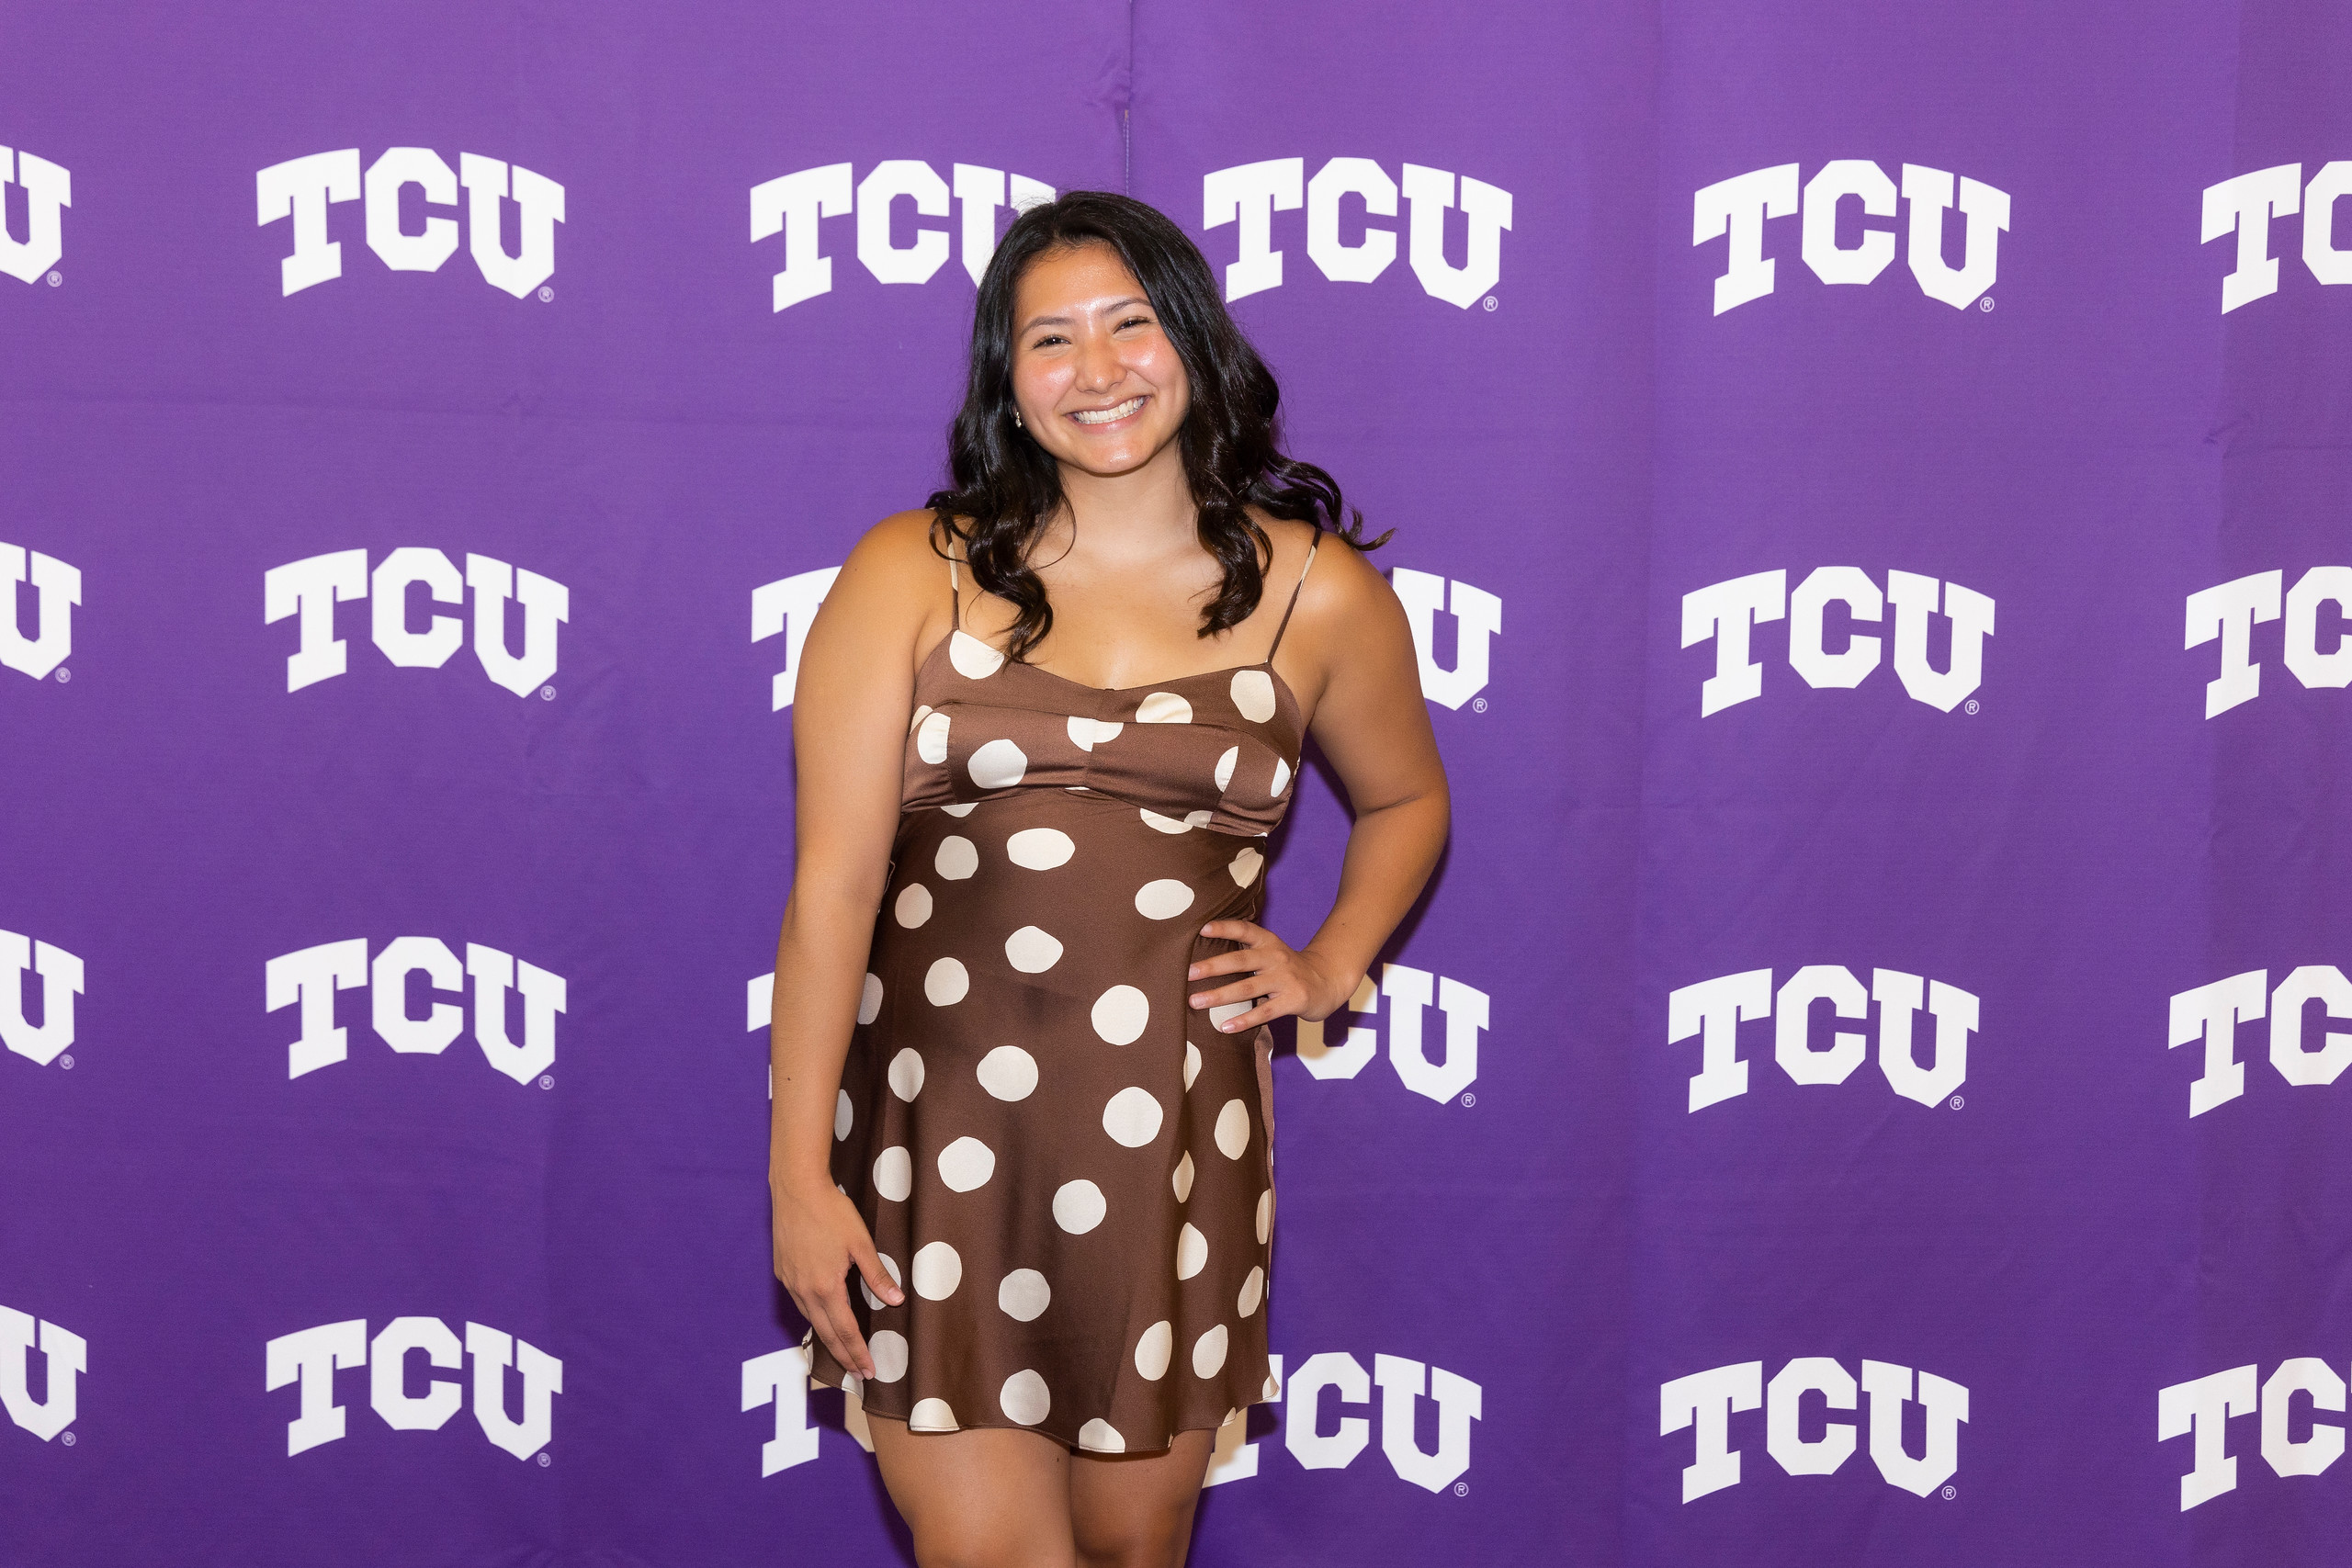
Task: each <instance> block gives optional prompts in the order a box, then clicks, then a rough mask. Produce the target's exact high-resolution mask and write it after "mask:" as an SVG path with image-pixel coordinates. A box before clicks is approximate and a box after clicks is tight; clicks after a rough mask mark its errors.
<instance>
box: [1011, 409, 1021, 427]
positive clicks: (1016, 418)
mask: <svg viewBox="0 0 2352 1568" xmlns="http://www.w3.org/2000/svg"><path fill="white" fill-rule="evenodd" d="M1012 428H1013V429H1015V430H1020V429H1022V428H1023V425H1022V423H1021V411H1020V410H1019V409H1014V410H1013V411H1012Z"/></svg>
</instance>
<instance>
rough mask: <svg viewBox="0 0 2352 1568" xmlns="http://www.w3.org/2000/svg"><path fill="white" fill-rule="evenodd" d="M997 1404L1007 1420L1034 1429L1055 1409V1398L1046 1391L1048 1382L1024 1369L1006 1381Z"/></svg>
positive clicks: (998, 1396)
mask: <svg viewBox="0 0 2352 1568" xmlns="http://www.w3.org/2000/svg"><path fill="white" fill-rule="evenodd" d="M996 1403H997V1407H998V1408H999V1409H1001V1410H1002V1411H1003V1412H1004V1416H1005V1419H1006V1420H1008V1421H1017V1422H1019V1423H1020V1424H1021V1425H1022V1426H1023V1427H1034V1426H1035V1425H1036V1424H1037V1423H1038V1422H1040V1421H1043V1420H1044V1419H1045V1418H1046V1411H1047V1410H1050V1409H1051V1408H1053V1403H1054V1398H1053V1395H1052V1394H1051V1393H1048V1392H1047V1391H1046V1380H1045V1379H1044V1378H1041V1377H1039V1376H1038V1375H1037V1374H1036V1373H1035V1372H1034V1371H1030V1370H1029V1369H1028V1368H1026V1367H1024V1368H1023V1369H1022V1370H1021V1371H1017V1372H1015V1373H1013V1374H1012V1376H1011V1377H1009V1378H1007V1379H1005V1380H1004V1386H1003V1387H1002V1388H1001V1389H999V1390H998V1391H997V1396H996Z"/></svg>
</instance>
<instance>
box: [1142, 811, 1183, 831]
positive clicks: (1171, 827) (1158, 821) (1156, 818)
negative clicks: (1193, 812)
mask: <svg viewBox="0 0 2352 1568" xmlns="http://www.w3.org/2000/svg"><path fill="white" fill-rule="evenodd" d="M1143 820H1144V826H1145V827H1147V828H1154V829H1159V831H1160V832H1162V833H1189V832H1191V831H1192V830H1193V826H1194V824H1193V823H1191V822H1189V821H1179V820H1178V819H1177V818H1173V817H1162V816H1161V815H1160V814H1159V812H1157V811H1154V810H1152V809H1151V808H1150V807H1144V808H1143Z"/></svg>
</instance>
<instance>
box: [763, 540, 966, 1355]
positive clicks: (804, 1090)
mask: <svg viewBox="0 0 2352 1568" xmlns="http://www.w3.org/2000/svg"><path fill="white" fill-rule="evenodd" d="M930 516H931V514H930V513H899V514H898V515H897V516H894V517H890V518H886V519H885V520H884V521H883V522H882V523H880V524H878V525H876V526H875V527H874V528H873V529H872V530H870V531H869V532H868V533H867V534H866V536H865V538H864V539H862V540H860V541H859V542H858V545H857V547H856V548H855V549H854V550H852V551H851V552H850V556H849V559H848V560H847V561H845V562H844V563H843V564H842V570H841V575H840V576H839V577H837V578H836V579H834V581H833V586H832V589H831V592H829V593H827V595H826V596H825V602H824V604H823V605H822V607H821V608H820V609H819V611H818V612H817V616H816V619H815V621H814V623H813V624H812V625H811V626H809V637H808V641H807V643H806V644H805V645H804V646H803V648H802V649H801V654H800V668H799V675H798V679H797V688H796V690H795V693H794V696H793V705H792V740H793V752H794V762H795V765H794V780H795V785H794V837H795V852H794V863H793V874H792V894H791V897H790V899H789V901H788V902H787V903H786V905H785V910H784V930H783V934H782V935H781V936H780V937H779V939H778V940H777V942H776V952H775V1013H774V1016H773V1018H772V1020H771V1021H770V1024H769V1029H768V1061H769V1064H770V1066H771V1067H772V1069H773V1079H774V1088H773V1090H772V1099H773V1102H774V1103H773V1105H772V1107H771V1111H770V1122H769V1146H768V1190H769V1194H770V1196H771V1197H772V1198H773V1199H774V1201H775V1213H774V1232H773V1240H774V1246H775V1275H776V1278H777V1279H778V1280H781V1281H783V1284H784V1287H785V1289H786V1291H788V1292H791V1295H792V1303H793V1305H795V1306H797V1307H798V1308H799V1309H800V1313H801V1315H802V1316H804V1317H806V1318H807V1319H808V1320H809V1324H810V1325H811V1326H812V1327H813V1328H814V1329H815V1330H816V1333H817V1337H818V1338H819V1339H820V1340H822V1341H823V1342H824V1345H825V1348H827V1349H828V1350H830V1351H831V1352H832V1354H833V1358H834V1359H836V1360H837V1361H839V1362H840V1363H841V1364H842V1366H844V1367H847V1368H849V1369H850V1370H852V1371H855V1372H856V1373H858V1374H859V1375H860V1376H863V1377H871V1376H873V1375H874V1364H873V1361H872V1359H871V1358H870V1357H869V1356H868V1355H867V1353H866V1348H865V1339H864V1338H863V1337H861V1336H860V1335H859V1333H858V1331H857V1322H856V1319H855V1318H854V1316H853V1315H852V1314H851V1311H850V1300H849V1287H848V1283H847V1276H848V1273H849V1270H850V1269H852V1268H853V1267H854V1268H855V1269H857V1270H858V1271H859V1272H860V1273H861V1274H863V1275H864V1277H865V1283H866V1287H867V1288H868V1289H869V1290H871V1291H872V1292H874V1294H875V1295H876V1297H878V1298H880V1299H881V1300H883V1301H887V1302H889V1303H893V1304H896V1303H898V1302H899V1301H900V1300H901V1299H902V1297H901V1294H900V1292H899V1287H898V1285H897V1284H896V1283H894V1282H893V1281H892V1280H891V1279H890V1277H889V1275H888V1273H887V1272H885V1271H884V1269H883V1268H882V1264H881V1259H880V1258H878V1257H877V1256H876V1253H875V1250H874V1239H873V1237H872V1235H870V1234H869V1233H868V1232H867V1230H866V1227H865V1221H864V1220H863V1219H862V1218H860V1217H859V1214H858V1213H857V1209H856V1206H855V1205H854V1204H853V1203H851V1201H849V1200H848V1199H847V1198H846V1197H844V1196H842V1192H841V1191H840V1190H838V1189H837V1188H835V1187H834V1185H833V1179H832V1174H831V1168H830V1161H831V1152H832V1146H833V1115H834V1107H835V1102H836V1100H837V1097H838V1096H839V1095H840V1093H841V1078H842V1060H843V1059H844V1058H845V1057H846V1056H847V1055H848V1053H849V1041H850V1031H851V1029H852V1028H853V1027H854V1025H855V1022H856V1019H857V1008H858V1000H859V998H860V996H861V994H862V992H863V990H864V987H865V965H866V960H867V957H868V955H869V949H870V945H871V943H872V941H873V936H874V917H875V912H876V910H877V909H878V908H880V907H881V903H882V891H883V886H884V884H885V882H886V880H887V879H888V871H889V861H890V845H891V842H892V840H893V838H894V837H895V835H896V833H897V830H898V823H899V768H900V760H901V756H902V749H903V748H904V746H905V743H906V733H907V724H908V721H909V719H910V717H911V716H912V713H913V703H914V652H915V649H916V648H917V647H918V645H919V644H920V643H921V642H922V639H923V637H925V634H926V628H927V623H928V621H929V620H930V619H931V615H932V613H933V612H934V611H935V609H936V608H938V607H944V606H941V605H938V604H935V603H934V602H937V601H943V600H944V598H945V592H944V590H945V587H946V581H945V579H946V570H945V568H944V565H942V564H941V563H940V561H939V560H938V558H936V557H935V556H933V555H932V553H931V550H930V547H929V545H928V544H927V543H926V542H925V541H926V538H927V531H928V525H929V522H930ZM926 563H927V564H928V565H929V566H930V567H931V568H932V570H930V571H928V572H925V571H923V570H921V569H922V565H923V564H926ZM925 588H928V589H930V590H931V591H932V592H928V593H926V592H922V590H923V589H925Z"/></svg>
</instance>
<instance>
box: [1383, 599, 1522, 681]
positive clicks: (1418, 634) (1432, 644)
mask: <svg viewBox="0 0 2352 1568" xmlns="http://www.w3.org/2000/svg"><path fill="white" fill-rule="evenodd" d="M1389 586H1390V587H1392V588H1394V589H1395V590H1396V592H1397V602H1398V603H1399V604H1403V605H1404V606H1405V621H1406V624H1407V625H1408V626H1410V627H1411V628H1412V633H1413V653H1414V656H1415V657H1416V658H1417V659H1418V660H1419V661H1420V670H1421V695H1423V696H1424V697H1427V698H1428V699H1429V700H1430V701H1431V702H1433V703H1443V704H1444V705H1446V706H1447V707H1450V708H1459V707H1461V706H1462V705H1463V704H1464V703H1466V702H1468V701H1469V700H1470V699H1471V698H1472V697H1475V696H1476V695H1477V694H1479V693H1480V692H1483V691H1485V690H1486V689H1487V675H1488V663H1487V658H1488V649H1487V639H1488V638H1490V637H1499V636H1501V635H1502V629H1503V602H1502V601H1501V600H1500V599H1498V598H1496V597H1495V596H1494V595H1493V594H1491V593H1489V592H1487V591H1486V590H1485V589H1483V588H1473V587H1472V586H1471V585H1470V584H1468V583H1466V582H1453V583H1449V582H1447V581H1446V580H1445V579H1444V578H1442V577H1440V576H1438V575H1437V574H1436V573H1434V572H1427V571H1415V570H1412V568H1410V567H1403V566H1400V567H1398V568H1397V569H1396V570H1394V571H1392V572H1390V573H1389ZM1440 610H1451V611H1453V626H1454V643H1453V669H1451V670H1444V669H1441V668H1439V666H1438V662H1437V654H1436V649H1437V616H1438V612H1439V611H1440Z"/></svg>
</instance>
